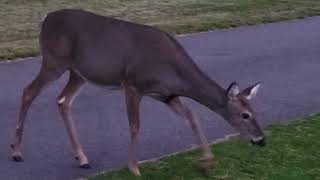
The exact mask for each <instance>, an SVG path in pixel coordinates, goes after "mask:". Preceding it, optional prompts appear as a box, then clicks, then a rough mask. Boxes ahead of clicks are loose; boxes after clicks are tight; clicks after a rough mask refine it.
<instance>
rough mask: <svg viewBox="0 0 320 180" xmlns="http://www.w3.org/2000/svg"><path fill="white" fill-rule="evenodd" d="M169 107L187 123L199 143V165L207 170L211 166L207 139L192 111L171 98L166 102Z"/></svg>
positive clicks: (211, 161) (211, 156)
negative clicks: (201, 153)
mask: <svg viewBox="0 0 320 180" xmlns="http://www.w3.org/2000/svg"><path fill="white" fill-rule="evenodd" d="M168 105H169V107H170V108H171V109H172V110H173V111H174V112H175V113H176V114H178V115H179V116H181V117H182V118H185V119H187V120H188V121H189V123H190V126H191V128H192V130H193V132H194V134H195V136H196V138H197V139H198V141H200V147H201V149H202V151H203V157H202V158H200V159H199V162H200V165H201V166H202V167H203V168H206V169H207V168H209V167H211V166H213V163H214V161H213V154H212V152H211V150H210V147H209V145H208V141H207V138H206V137H205V135H204V133H203V130H202V128H201V125H200V121H199V120H198V118H197V117H196V116H195V115H194V114H193V113H192V111H191V110H190V109H189V108H188V107H187V106H186V105H185V104H183V102H182V101H181V100H180V99H179V98H178V97H176V98H173V99H172V100H170V101H169V102H168Z"/></svg>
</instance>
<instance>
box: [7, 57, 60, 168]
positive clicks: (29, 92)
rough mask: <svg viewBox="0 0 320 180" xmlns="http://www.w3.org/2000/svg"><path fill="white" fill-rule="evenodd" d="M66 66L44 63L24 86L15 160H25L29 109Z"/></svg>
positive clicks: (16, 137)
mask: <svg viewBox="0 0 320 180" xmlns="http://www.w3.org/2000/svg"><path fill="white" fill-rule="evenodd" d="M43 61H44V62H46V61H54V59H53V58H50V57H48V58H46V59H44V60H43ZM65 71H66V68H64V67H60V66H51V67H48V66H47V65H46V64H45V63H43V65H42V67H41V70H40V72H39V74H38V75H37V77H36V78H35V79H34V80H33V81H32V82H31V83H30V84H29V85H28V86H27V87H25V88H24V91H23V95H22V101H21V107H20V110H19V115H18V123H17V126H16V131H15V140H14V143H13V144H12V145H11V147H12V149H13V155H12V157H13V160H14V161H17V162H21V161H23V159H22V156H21V143H22V135H23V130H24V125H25V120H26V116H27V113H28V110H29V108H30V106H31V104H32V102H33V101H34V99H35V98H36V97H37V96H38V95H39V94H40V93H41V91H42V90H43V89H44V87H46V86H47V85H48V84H50V82H53V81H55V80H57V79H58V78H59V77H60V76H61V75H62V74H63V73H64V72H65Z"/></svg>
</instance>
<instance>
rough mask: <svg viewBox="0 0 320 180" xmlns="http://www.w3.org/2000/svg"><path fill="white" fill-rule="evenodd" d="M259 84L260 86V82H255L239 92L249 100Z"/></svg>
mask: <svg viewBox="0 0 320 180" xmlns="http://www.w3.org/2000/svg"><path fill="white" fill-rule="evenodd" d="M260 86H261V83H257V84H255V85H253V86H250V87H248V88H247V89H245V90H243V91H242V92H241V94H242V95H243V96H244V97H245V98H246V99H248V100H251V99H252V98H254V97H255V96H256V95H257V93H258V91H259V88H260Z"/></svg>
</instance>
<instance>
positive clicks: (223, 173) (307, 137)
mask: <svg viewBox="0 0 320 180" xmlns="http://www.w3.org/2000/svg"><path fill="white" fill-rule="evenodd" d="M266 131H267V136H268V141H267V146H266V147H264V148H259V147H253V146H252V145H250V144H248V143H247V142H243V141H242V140H239V139H234V140H230V141H226V142H223V143H220V144H216V145H214V146H213V147H212V151H213V152H214V154H215V156H216V160H217V162H218V165H217V166H216V168H214V169H212V170H210V171H209V173H208V174H207V175H206V176H205V175H204V174H203V173H201V171H200V170H199V169H198V168H197V166H196V165H195V164H194V163H192V162H193V161H194V160H196V159H197V158H198V157H199V152H198V150H196V151H191V152H187V153H181V154H178V155H174V156H171V157H167V158H164V159H162V160H160V161H157V162H151V163H145V164H142V166H141V170H142V171H141V172H142V176H141V177H134V176H133V175H132V174H131V173H129V171H128V170H127V169H122V170H118V171H112V172H109V173H107V174H103V175H99V176H96V177H92V178H90V179H91V180H215V179H217V180H222V179H223V180H235V179H236V180H251V179H252V180H257V179H259V180H262V179H265V180H316V179H320V152H319V151H320V140H319V138H320V115H317V116H312V117H308V118H307V119H305V120H304V121H297V122H293V123H290V124H288V125H273V126H271V127H269V128H267V130H266Z"/></svg>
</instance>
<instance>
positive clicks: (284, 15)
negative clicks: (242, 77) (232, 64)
mask: <svg viewBox="0 0 320 180" xmlns="http://www.w3.org/2000/svg"><path fill="white" fill-rule="evenodd" d="M0 6H1V10H0V16H1V18H0V59H14V58H17V57H26V56H33V55H37V54H38V52H39V50H38V43H37V36H38V33H39V28H38V24H39V21H40V19H41V18H42V17H43V16H44V15H45V14H46V13H48V12H50V11H53V10H57V9H61V8H82V9H86V10H90V11H94V12H96V13H99V14H102V15H108V16H113V17H116V18H120V19H125V20H129V21H133V22H137V23H143V24H148V25H153V26H156V27H159V28H161V29H163V30H165V31H169V32H172V33H189V32H197V31H207V30H210V29H217V28H228V27H235V26H239V25H251V24H257V23H266V22H272V21H280V20H286V19H296V18H303V17H306V16H314V15H320V1H319V0H303V1H302V0H171V1H170V0H81V1H80V0H54V1H50V0H0Z"/></svg>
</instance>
